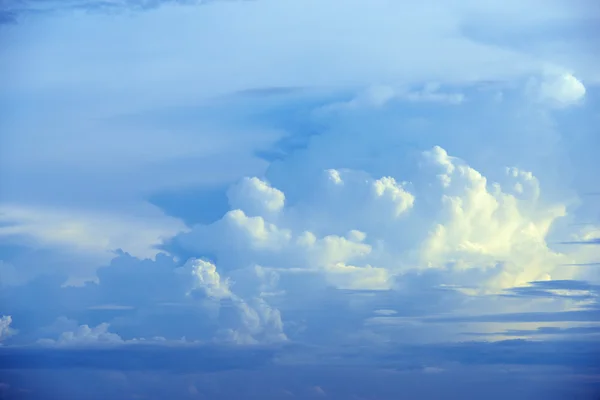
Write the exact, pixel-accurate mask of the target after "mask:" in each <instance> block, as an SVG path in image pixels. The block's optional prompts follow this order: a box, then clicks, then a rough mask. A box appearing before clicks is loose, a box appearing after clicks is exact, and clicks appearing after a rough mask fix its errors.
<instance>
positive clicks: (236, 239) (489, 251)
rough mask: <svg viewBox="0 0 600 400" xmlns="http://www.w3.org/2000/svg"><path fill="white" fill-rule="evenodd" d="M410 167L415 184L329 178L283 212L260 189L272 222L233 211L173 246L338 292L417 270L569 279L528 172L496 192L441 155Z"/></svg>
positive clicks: (462, 277) (482, 283) (496, 281)
mask: <svg viewBox="0 0 600 400" xmlns="http://www.w3.org/2000/svg"><path fill="white" fill-rule="evenodd" d="M417 168H418V169H419V172H418V173H417V174H416V175H415V174H413V176H415V177H418V178H417V179H418V180H415V181H414V182H405V183H403V184H399V183H397V181H396V179H395V178H394V177H384V178H381V179H372V178H371V177H369V175H368V174H366V173H362V172H357V171H339V170H328V171H326V172H325V175H324V176H323V177H322V178H321V180H320V181H319V180H317V181H316V182H315V181H313V182H311V183H309V184H308V186H306V187H304V188H302V189H301V191H300V192H298V193H300V197H298V198H297V199H295V202H294V203H293V204H287V205H285V206H284V202H283V199H284V193H282V192H281V191H279V190H277V189H274V188H271V187H270V186H268V185H267V184H266V183H264V182H263V183H262V184H260V185H259V186H261V187H265V188H268V190H266V189H265V190H264V191H263V193H265V198H267V199H268V198H270V197H269V195H267V194H266V193H277V194H278V198H280V199H281V201H280V202H279V203H278V204H281V206H282V208H278V211H277V213H276V215H273V214H272V213H271V212H270V210H267V209H264V210H263V215H262V216H261V215H257V216H253V217H249V216H247V215H246V214H245V213H244V212H243V211H242V210H232V211H230V212H229V213H228V214H226V215H225V216H224V217H223V219H222V220H220V221H217V222H215V223H214V224H212V225H205V226H202V225H200V226H196V227H194V228H193V229H192V230H191V231H190V232H189V233H184V234H182V235H180V236H179V237H178V241H179V242H180V243H181V244H183V245H184V246H185V247H187V248H189V249H190V250H192V251H195V252H198V253H203V252H206V253H209V254H214V255H215V256H216V258H217V259H218V260H219V263H220V265H222V266H223V268H224V269H225V270H227V271H231V270H236V269H240V268H246V267H249V266H251V265H256V264H258V265H261V266H267V267H274V268H277V270H278V271H280V272H281V271H285V270H286V268H289V269H293V270H295V269H297V268H301V269H305V270H307V271H310V270H312V271H315V272H318V273H320V274H322V276H323V277H324V279H326V280H327V281H328V282H329V283H330V284H331V285H333V286H335V287H338V288H340V289H342V288H343V289H387V288H390V287H392V286H393V282H394V279H398V277H401V276H402V275H403V274H406V273H408V272H410V271H413V270H422V269H434V270H439V271H441V272H442V271H448V269H450V270H451V271H453V274H450V275H445V279H447V280H448V281H447V282H444V283H446V284H462V285H476V286H479V287H480V288H482V289H486V290H498V289H502V288H507V287H512V286H517V285H521V284H525V283H527V282H529V281H533V280H541V279H547V278H548V277H549V276H554V274H556V277H560V276H562V277H566V276H568V274H569V273H568V272H565V271H564V270H563V271H561V269H560V268H559V264H560V263H561V262H564V260H566V259H568V256H567V255H565V254H561V253H557V252H555V251H553V250H551V249H550V248H549V247H548V245H547V243H546V237H547V235H548V233H549V229H550V227H551V226H552V223H553V222H554V221H555V220H556V219H557V218H559V217H561V216H564V215H565V207H564V206H563V205H560V204H557V205H550V204H546V203H545V202H544V201H543V200H541V199H540V187H539V182H538V181H537V180H536V178H535V177H534V176H533V175H532V174H531V173H529V172H527V171H521V170H519V169H516V168H507V169H506V176H505V178H504V179H503V180H504V182H503V183H502V184H500V183H490V182H488V180H487V179H486V178H485V177H484V176H483V175H481V173H479V172H478V171H476V170H475V169H473V168H471V167H470V166H468V165H467V164H466V163H465V162H464V161H462V160H460V159H458V158H455V157H451V156H449V155H448V154H447V152H446V151H445V150H443V149H442V148H440V147H434V148H433V149H432V150H430V151H425V152H423V154H422V155H421V159H420V161H418V165H417ZM397 178H400V179H402V176H398V177H397ZM252 181H253V182H259V180H258V179H256V178H254V179H253V180H252ZM257 185H258V183H257ZM248 196H249V200H248V201H255V200H256V195H255V194H250V195H248ZM240 202H241V203H243V201H242V200H241V199H239V198H238V203H240ZM394 276H396V277H397V278H394V279H393V278H392V277H394Z"/></svg>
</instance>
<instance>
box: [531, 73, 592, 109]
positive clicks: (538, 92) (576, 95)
mask: <svg viewBox="0 0 600 400" xmlns="http://www.w3.org/2000/svg"><path fill="white" fill-rule="evenodd" d="M527 90H528V91H529V92H530V93H531V94H532V95H533V96H534V99H535V100H537V101H541V102H545V103H547V104H549V105H550V106H552V107H557V108H566V107H570V106H574V105H578V104H580V103H581V102H582V101H583V99H584V97H585V94H586V89H585V86H584V84H583V83H582V82H581V81H580V80H579V79H577V78H576V77H575V76H573V75H572V74H571V73H568V72H565V73H552V74H547V75H545V76H542V78H538V79H536V78H533V79H531V80H530V81H529V84H528V87H527Z"/></svg>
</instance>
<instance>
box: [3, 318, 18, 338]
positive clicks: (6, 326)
mask: <svg viewBox="0 0 600 400" xmlns="http://www.w3.org/2000/svg"><path fill="white" fill-rule="evenodd" d="M11 323H12V317H11V316H10V315H3V316H2V317H0V342H2V340H4V339H6V338H7V337H9V336H12V335H14V334H15V333H16V331H15V330H14V329H11V327H10V324H11Z"/></svg>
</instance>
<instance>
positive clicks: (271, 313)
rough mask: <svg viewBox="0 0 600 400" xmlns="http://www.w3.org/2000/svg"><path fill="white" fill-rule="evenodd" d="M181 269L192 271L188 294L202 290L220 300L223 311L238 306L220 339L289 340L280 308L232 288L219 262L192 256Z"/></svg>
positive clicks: (251, 341) (248, 341) (222, 327)
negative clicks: (246, 297)
mask: <svg viewBox="0 0 600 400" xmlns="http://www.w3.org/2000/svg"><path fill="white" fill-rule="evenodd" d="M177 273H179V274H186V275H191V282H190V284H191V289H190V290H189V291H188V296H194V294H195V292H196V291H200V292H201V293H202V295H203V296H206V297H208V298H209V299H211V300H215V301H217V302H218V307H219V313H227V312H228V311H229V310H228V309H227V308H228V307H231V308H232V309H233V310H234V313H235V316H234V318H233V320H231V319H227V320H225V321H222V323H221V324H220V331H219V332H218V334H217V339H219V340H226V341H232V342H235V343H238V344H255V343H265V342H266V343H272V342H280V341H286V340H287V337H286V335H285V333H284V332H283V323H282V321H281V314H280V312H279V310H277V309H274V308H272V307H271V306H269V304H267V302H266V301H265V300H264V299H261V298H253V299H250V300H245V299H243V298H241V297H239V296H238V295H236V294H235V293H233V292H232V291H231V289H230V282H229V280H228V279H222V278H221V276H220V275H219V273H218V272H217V268H216V266H215V265H214V264H213V263H211V262H209V261H205V260H198V259H191V260H189V261H188V262H186V264H185V265H184V266H183V267H181V268H179V269H177Z"/></svg>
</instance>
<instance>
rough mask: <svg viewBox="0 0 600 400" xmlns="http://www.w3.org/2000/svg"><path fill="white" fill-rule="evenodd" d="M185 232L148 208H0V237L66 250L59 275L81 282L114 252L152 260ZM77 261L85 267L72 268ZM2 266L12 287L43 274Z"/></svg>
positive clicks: (157, 212) (172, 220)
mask: <svg viewBox="0 0 600 400" xmlns="http://www.w3.org/2000/svg"><path fill="white" fill-rule="evenodd" d="M184 229H185V225H184V224H183V223H182V222H181V221H179V220H177V219H175V218H171V217H167V216H165V215H164V214H162V212H161V211H160V210H158V209H157V208H155V207H152V206H148V205H141V206H139V207H138V208H137V209H135V210H131V211H129V212H122V213H120V214H114V213H110V212H94V211H77V210H72V209H71V210H67V209H64V208H63V209H61V208H58V209H57V208H51V207H43V206H42V207H40V206H23V205H0V239H2V240H6V241H10V240H11V239H13V238H15V240H17V239H19V238H25V239H26V243H27V244H28V245H30V246H31V247H33V248H37V249H53V250H54V251H55V252H61V251H62V252H65V253H67V254H69V257H70V258H71V259H72V262H67V263H66V264H65V265H64V266H63V268H62V271H61V272H64V273H67V274H68V275H70V276H75V277H77V278H80V279H82V278H83V279H85V278H87V279H89V278H91V277H93V276H94V271H95V269H96V268H97V267H98V266H100V265H102V264H105V263H108V262H109V261H110V260H111V259H112V258H113V257H114V251H115V250H118V249H121V250H123V251H126V252H128V253H130V254H132V255H134V256H137V257H140V258H153V257H154V256H155V255H156V254H157V253H158V252H159V250H157V249H156V246H157V245H159V244H161V243H162V242H163V241H164V240H166V239H168V238H169V237H172V236H174V235H175V234H177V233H178V232H181V231H183V230H184ZM69 257H66V258H69ZM40 262H42V260H40ZM78 263H83V264H84V265H73V264H78ZM0 268H1V270H2V281H3V282H13V283H19V282H21V283H22V282H23V281H24V280H28V279H32V278H33V277H35V276H36V275H37V274H39V273H43V272H44V271H43V268H42V269H40V268H34V267H33V266H27V270H18V271H17V270H14V268H11V266H10V265H9V264H8V263H7V264H6V265H4V264H3V265H2V266H1V267H0ZM55 272H58V271H55Z"/></svg>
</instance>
